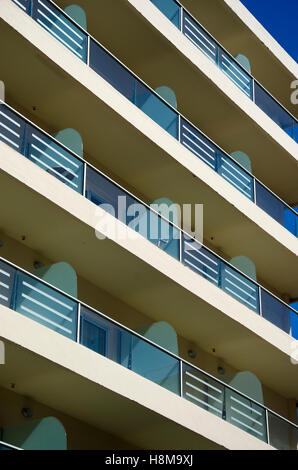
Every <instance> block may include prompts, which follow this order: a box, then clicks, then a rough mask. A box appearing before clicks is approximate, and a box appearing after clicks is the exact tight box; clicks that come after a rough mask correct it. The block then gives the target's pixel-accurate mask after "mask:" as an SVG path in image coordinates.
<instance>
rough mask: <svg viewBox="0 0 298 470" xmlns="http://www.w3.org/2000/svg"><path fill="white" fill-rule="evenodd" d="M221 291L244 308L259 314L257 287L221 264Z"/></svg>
mask: <svg viewBox="0 0 298 470" xmlns="http://www.w3.org/2000/svg"><path fill="white" fill-rule="evenodd" d="M221 276H222V284H221V286H222V289H223V290H224V291H226V292H227V293H228V294H230V295H231V296H232V297H234V298H235V299H237V300H239V302H241V303H242V304H244V305H246V307H248V308H250V309H251V310H254V312H256V313H259V292H258V286H257V285H256V284H254V283H253V282H251V281H250V280H249V279H247V278H246V277H245V276H243V275H242V274H240V273H239V272H238V271H235V270H234V269H233V268H231V267H230V266H228V265H226V264H225V263H223V262H222V273H221Z"/></svg>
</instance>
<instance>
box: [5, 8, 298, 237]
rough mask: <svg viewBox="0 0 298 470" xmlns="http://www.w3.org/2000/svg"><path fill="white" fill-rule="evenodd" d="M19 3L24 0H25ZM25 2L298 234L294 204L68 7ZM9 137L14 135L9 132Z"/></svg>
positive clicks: (81, 56) (58, 35)
mask: <svg viewBox="0 0 298 470" xmlns="http://www.w3.org/2000/svg"><path fill="white" fill-rule="evenodd" d="M40 3H41V5H40ZM18 4H19V5H21V3H20V2H19V1H18ZM22 5H23V9H24V10H25V11H26V12H27V13H28V14H31V15H32V17H33V19H35V21H37V22H38V23H39V24H40V25H41V26H42V27H44V28H45V29H46V30H47V31H48V32H49V33H51V34H52V35H53V36H54V37H55V38H56V39H58V40H59V41H60V42H62V43H63V44H64V45H65V46H66V47H67V48H68V49H69V50H70V51H71V52H73V53H74V54H75V55H76V56H77V57H78V58H79V59H81V60H83V61H84V62H85V63H86V64H87V65H89V66H90V67H91V68H92V69H93V70H94V71H95V72H96V73H98V74H99V75H100V76H101V77H103V78H104V79H105V80H106V81H107V82H108V83H110V84H111V85H112V86H113V87H114V88H115V89H116V90H117V91H119V92H120V93H121V94H122V95H124V96H125V97H126V98H127V99H128V100H129V101H131V102H133V103H134V104H135V105H136V106H137V107H138V108H139V109H141V110H142V111H143V112H144V113H145V114H146V115H147V116H149V117H150V118H151V119H153V120H154V121H155V122H156V123H157V124H159V125H160V126H161V127H162V128H163V129H164V130H166V131H167V132H168V133H169V134H170V135H171V136H172V137H174V138H175V139H177V140H178V141H179V142H180V143H181V144H182V145H183V146H184V147H186V148H187V149H188V150H189V151H190V152H191V153H192V154H193V155H195V156H196V157H197V158H199V159H200V160H201V161H203V162H204V163H205V164H206V165H208V166H209V167H210V168H212V169H213V170H214V171H216V172H217V173H218V174H219V175H221V176H222V177H223V178H224V179H225V180H226V181H228V182H229V183H230V184H231V185H233V187H234V188H236V189H237V190H238V191H240V192H241V194H243V195H244V196H245V197H247V198H248V199H249V200H251V201H252V202H253V203H255V204H256V205H257V206H258V207H260V208H261V209H263V210H264V211H265V212H266V213H267V214H269V215H270V216H271V217H272V218H274V220H276V221H277V222H278V223H279V224H281V225H282V226H283V227H285V228H286V229H287V230H288V231H289V232H290V233H292V234H293V235H294V236H295V237H297V236H298V215H297V212H296V211H295V210H294V209H292V208H291V207H290V206H289V205H288V204H286V203H285V202H284V201H282V200H281V199H280V198H279V197H278V196H277V195H275V194H274V193H273V192H272V191H271V190H270V189H268V188H267V187H266V186H265V185H264V184H263V183H261V182H260V181H259V180H258V179H257V178H255V177H254V176H253V175H252V174H251V173H250V172H249V171H247V170H246V169H245V168H244V167H242V166H241V165H240V164H239V163H238V162H237V161H236V160H234V159H233V158H232V157H231V156H230V155H229V154H228V153H226V152H225V151H224V150H223V149H221V148H220V147H219V146H217V145H216V144H215V143H214V142H213V141H211V140H210V139H209V138H208V137H207V136H206V135H205V134H203V133H202V132H201V131H200V130H199V129H197V128H196V127H195V126H194V125H193V124H191V123H190V122H189V121H188V120H187V119H186V118H185V117H183V116H182V115H181V114H180V113H179V112H178V111H177V110H176V109H174V108H173V107H172V106H170V105H169V104H168V103H167V102H166V101H165V100H163V99H162V98H161V97H160V96H159V95H158V94H157V93H156V92H155V91H154V90H152V89H150V88H149V87H148V86H147V85H146V84H145V83H144V82H143V81H141V80H140V79H139V78H138V77H137V76H136V75H135V74H133V73H132V72H131V71H130V70H129V69H128V68H127V67H125V66H124V65H123V64H122V63H121V62H119V61H118V60H117V59H116V58H115V57H114V56H113V55H112V54H111V53H110V52H109V51H107V50H106V49H105V48H104V47H103V46H101V45H100V44H99V43H98V42H97V41H96V40H94V39H93V38H92V37H91V36H90V35H89V34H88V33H86V32H85V31H84V30H82V28H80V27H79V26H78V25H77V24H76V23H75V22H73V20H72V19H71V18H70V17H69V16H68V15H66V14H65V13H64V12H63V10H61V9H60V8H59V7H57V6H56V5H55V4H53V2H49V1H48V0H43V1H42V2H41V0H38V1H37V2H36V1H35V0H34V1H33V0H32V5H31V3H30V2H29V1H26V2H25V3H23V4H22ZM38 5H39V6H40V9H39V8H38ZM79 38H80V39H79ZM6 137H7V138H9V136H6ZM6 142H7V141H6Z"/></svg>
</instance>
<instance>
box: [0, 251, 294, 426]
mask: <svg viewBox="0 0 298 470" xmlns="http://www.w3.org/2000/svg"><path fill="white" fill-rule="evenodd" d="M0 261H2V262H3V263H5V264H7V265H9V266H11V267H12V268H14V269H15V270H17V271H20V272H21V273H23V274H25V275H27V276H29V277H31V278H32V279H34V280H36V281H37V282H39V283H41V284H43V285H45V286H47V287H49V288H50V289H53V290H55V291H56V292H58V293H59V294H61V295H63V296H65V297H67V298H68V299H69V300H72V301H73V302H75V303H76V304H77V305H80V306H81V307H82V306H83V307H85V308H86V309H88V310H90V311H92V312H93V313H95V314H97V315H98V316H100V317H103V318H104V319H105V320H108V321H109V322H111V323H113V324H114V325H116V326H117V327H119V328H121V329H123V330H125V331H127V332H128V333H130V334H132V335H133V336H136V337H137V338H139V339H141V340H142V341H145V342H146V343H148V344H150V345H151V346H153V347H155V348H157V349H159V350H160V351H162V352H164V353H166V354H167V355H169V356H171V357H173V358H174V359H176V360H177V361H178V362H181V363H182V364H186V365H188V366H190V367H192V368H193V369H196V370H197V371H198V372H200V373H202V374H204V375H206V376H207V377H208V378H210V379H212V380H214V381H215V382H217V383H219V384H220V385H222V386H224V387H226V388H228V389H229V390H231V391H232V392H234V393H237V394H238V395H241V396H242V397H243V398H245V399H247V400H249V401H250V402H251V403H254V404H255V405H257V406H260V407H261V408H263V409H264V410H265V411H267V412H269V413H271V414H273V415H275V416H276V417H278V418H280V419H282V420H283V421H285V422H287V423H288V424H290V425H292V426H293V427H294V428H296V429H298V425H296V424H295V423H292V422H291V421H289V420H288V419H287V418H284V417H283V416H281V415H279V414H278V413H276V412H275V411H273V410H271V409H270V408H268V407H266V406H265V405H264V404H263V403H259V402H258V401H256V400H255V399H253V398H251V397H249V396H248V395H246V394H245V393H243V392H241V391H239V390H237V389H236V388H234V387H232V386H230V385H229V384H226V383H225V382H223V381H222V380H220V379H218V378H217V377H214V376H213V375H211V374H209V373H208V372H206V371H204V370H203V369H201V368H199V367H198V366H196V365H194V364H192V363H191V362H189V361H187V360H185V359H182V358H181V357H180V356H178V355H176V354H175V353H173V352H172V351H169V350H168V349H166V348H164V347H163V346H160V345H159V344H157V343H155V342H154V341H152V340H150V339H148V338H146V337H144V336H142V335H141V334H140V333H138V332H136V331H134V330H132V329H131V328H129V327H127V326H124V325H122V324H121V323H119V322H118V321H117V320H114V319H113V318H110V317H109V316H108V315H106V314H104V313H102V312H100V311H98V310H96V309H95V308H94V307H90V306H89V305H88V304H86V303H85V302H82V301H80V300H78V299H76V298H75V297H73V296H72V295H70V294H68V293H67V292H64V291H63V290H61V289H59V288H58V287H56V286H54V285H52V284H50V283H49V282H47V281H44V280H43V279H41V278H39V277H37V276H36V275H34V274H32V273H30V272H29V271H27V270H26V269H23V268H20V267H19V266H18V265H16V264H14V263H12V262H11V261H8V260H7V259H5V258H3V257H0ZM76 342H78V341H77V340H76Z"/></svg>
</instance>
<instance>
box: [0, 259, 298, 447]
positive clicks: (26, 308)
mask: <svg viewBox="0 0 298 470" xmlns="http://www.w3.org/2000/svg"><path fill="white" fill-rule="evenodd" d="M0 276H1V277H0V283H1V285H2V286H3V285H5V287H4V292H5V293H4V295H3V294H2V295H1V296H0V304H1V305H4V306H6V307H8V308H10V309H12V310H14V311H16V312H19V313H20V314H22V315H24V316H26V317H28V318H30V319H32V320H34V321H36V322H38V323H40V324H42V325H44V326H46V327H48V328H50V329H51V330H53V331H55V332H57V333H60V334H62V335H64V336H66V337H69V338H70V339H72V340H74V341H76V342H79V343H80V344H82V345H84V346H86V347H88V348H89V349H92V350H93V351H95V352H97V353H98V354H101V355H102V356H105V357H107V358H109V359H111V360H113V361H115V362H117V363H118V364H121V365H122V366H123V367H126V368H127V369H129V370H132V371H134V372H136V373H137V374H139V375H141V376H143V377H145V378H147V379H148V380H150V381H152V382H154V383H156V384H158V385H160V386H162V387H164V388H166V389H167V390H169V391H171V392H173V393H175V394H177V395H180V396H181V397H183V398H185V399H187V400H189V401H191V402H192V403H194V404H196V405H197V406H199V407H201V408H203V409H205V410H207V411H209V412H211V413H214V414H215V415H216V416H218V417H219V418H222V419H224V420H226V421H228V422H230V423H231V424H233V425H234V426H236V427H238V428H240V429H242V430H244V431H246V432H248V433H250V434H252V435H253V436H254V437H257V438H258V439H261V440H263V441H265V442H269V443H270V444H271V445H273V446H275V447H277V448H281V449H296V448H297V443H298V441H297V436H298V435H297V431H298V426H296V425H294V424H293V423H291V422H290V421H288V420H286V419H285V418H283V417H281V416H279V415H278V414H276V413H275V412H273V411H271V410H269V409H268V408H266V407H265V406H264V405H262V404H260V403H257V402H256V401H254V400H252V399H251V398H250V397H248V396H246V395H245V394H243V393H242V392H239V391H237V390H236V389H234V388H233V387H230V386H229V385H227V384H225V383H224V382H222V381H221V380H219V379H217V378H216V377H212V376H211V375H210V374H208V373H206V372H204V371H203V370H201V369H199V368H198V367H196V366H194V365H192V364H190V363H189V362H187V361H185V360H184V359H181V358H180V357H179V356H177V355H175V354H173V353H171V352H170V351H167V350H166V349H164V348H162V347H161V346H159V345H158V344H155V343H154V342H152V341H150V340H148V339H147V338H144V337H143V336H141V335H140V334H138V333H136V332H134V331H133V330H130V329H129V328H126V327H125V326H123V325H121V324H120V323H118V322H116V321H115V320H112V319H111V318H109V317H107V316H106V315H104V314H102V313H100V312H98V311H96V310H95V309H93V308H92V307H89V306H88V305H86V304H85V303H83V302H80V301H79V300H77V299H75V298H74V297H72V296H70V295H68V294H66V293H64V292H63V291H61V290H60V289H58V288H57V287H54V286H52V285H50V284H49V283H47V282H45V281H43V280H42V279H39V278H38V277H36V276H34V275H33V274H31V273H29V272H28V271H25V270H23V269H22V268H19V267H18V266H16V265H14V264H12V263H10V262H9V261H7V260H5V259H3V258H0ZM267 417H269V419H267ZM1 444H3V443H0V450H1Z"/></svg>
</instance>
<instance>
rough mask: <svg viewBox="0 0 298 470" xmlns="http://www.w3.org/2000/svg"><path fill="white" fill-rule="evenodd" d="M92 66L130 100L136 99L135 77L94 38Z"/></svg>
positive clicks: (91, 54) (91, 51)
mask: <svg viewBox="0 0 298 470" xmlns="http://www.w3.org/2000/svg"><path fill="white" fill-rule="evenodd" d="M89 64H90V67H91V68H92V69H93V70H95V72H96V73H98V75H100V76H101V77H103V78H104V79H105V80H106V81H107V82H108V83H110V84H111V85H112V86H113V87H114V88H116V90H118V91H119V92H120V93H122V95H124V96H125V97H126V98H127V99H129V100H130V101H134V95H135V78H134V76H133V75H132V74H131V73H130V72H128V70H126V68H125V67H123V65H121V64H120V63H119V62H118V61H117V60H116V59H114V58H113V57H112V56H111V55H110V54H108V53H107V52H106V51H105V50H104V49H103V48H102V47H100V46H99V45H98V44H97V43H96V42H95V41H94V40H93V39H92V40H91V42H90V59H89Z"/></svg>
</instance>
